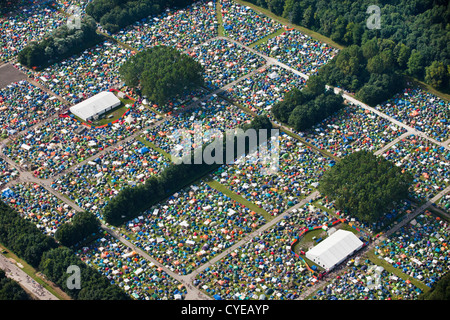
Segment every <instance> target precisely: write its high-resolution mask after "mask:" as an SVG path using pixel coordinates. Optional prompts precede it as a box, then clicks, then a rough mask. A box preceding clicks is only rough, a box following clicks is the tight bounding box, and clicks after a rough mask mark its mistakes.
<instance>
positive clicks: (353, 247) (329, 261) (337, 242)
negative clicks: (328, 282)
mask: <svg viewBox="0 0 450 320" xmlns="http://www.w3.org/2000/svg"><path fill="white" fill-rule="evenodd" d="M362 246H363V242H362V241H361V240H359V238H358V237H357V236H356V235H354V234H353V233H352V232H350V231H345V230H337V231H336V232H334V233H333V234H332V235H330V236H329V237H328V238H326V239H325V240H323V241H322V242H320V243H319V244H318V245H317V246H315V247H313V248H311V249H310V250H308V252H306V257H307V258H308V259H309V260H311V261H313V262H314V263H316V264H317V265H319V266H321V267H323V268H324V269H325V270H327V271H328V270H331V269H333V268H334V267H335V266H336V265H338V264H339V263H341V262H342V261H344V260H345V259H346V258H347V257H348V256H349V255H351V254H352V253H354V252H355V251H357V250H359V249H361V248H362Z"/></svg>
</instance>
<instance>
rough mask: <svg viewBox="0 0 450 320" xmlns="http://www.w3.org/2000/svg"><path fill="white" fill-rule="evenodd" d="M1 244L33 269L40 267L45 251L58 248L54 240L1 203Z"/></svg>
mask: <svg viewBox="0 0 450 320" xmlns="http://www.w3.org/2000/svg"><path fill="white" fill-rule="evenodd" d="M0 242H1V243H2V244H4V245H5V246H6V247H7V248H9V249H10V250H12V251H13V252H14V253H15V254H16V255H17V256H18V257H20V258H22V259H24V260H25V261H27V262H28V263H29V264H30V265H31V266H33V267H37V266H38V265H39V262H40V261H41V256H42V254H43V253H44V252H45V251H47V250H50V249H52V248H55V247H56V246H57V244H56V242H55V241H54V240H53V239H52V238H50V237H48V236H46V235H44V234H43V233H42V232H41V231H40V230H39V229H38V228H36V226H35V225H34V224H33V223H32V222H30V221H27V220H25V219H23V218H22V217H21V216H20V215H19V214H18V213H17V212H15V211H14V210H13V209H11V208H10V207H8V206H7V205H6V204H5V203H3V202H0Z"/></svg>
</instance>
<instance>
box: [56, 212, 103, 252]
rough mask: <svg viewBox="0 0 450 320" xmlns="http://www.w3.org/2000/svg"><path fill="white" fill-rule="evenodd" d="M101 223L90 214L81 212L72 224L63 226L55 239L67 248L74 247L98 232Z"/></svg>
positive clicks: (68, 223)
mask: <svg viewBox="0 0 450 320" xmlns="http://www.w3.org/2000/svg"><path fill="white" fill-rule="evenodd" d="M99 227H100V221H99V220H98V219H97V218H96V217H95V215H93V214H92V213H90V212H80V213H78V214H76V215H75V217H73V219H72V221H71V222H67V223H65V224H63V225H61V226H60V227H59V228H58V230H57V231H56V233H55V239H56V240H58V241H59V242H60V243H62V244H63V245H65V246H68V247H70V246H73V245H75V244H77V243H79V242H81V241H82V240H83V239H85V238H86V237H88V236H89V235H91V234H93V233H96V232H98V230H99Z"/></svg>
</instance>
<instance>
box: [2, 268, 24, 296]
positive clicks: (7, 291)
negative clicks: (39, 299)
mask: <svg viewBox="0 0 450 320" xmlns="http://www.w3.org/2000/svg"><path fill="white" fill-rule="evenodd" d="M0 300H30V296H29V295H28V294H27V293H26V292H25V290H24V289H23V288H22V287H21V286H20V285H19V284H18V283H17V282H15V281H14V280H12V279H9V278H7V277H6V274H5V271H3V270H1V269H0Z"/></svg>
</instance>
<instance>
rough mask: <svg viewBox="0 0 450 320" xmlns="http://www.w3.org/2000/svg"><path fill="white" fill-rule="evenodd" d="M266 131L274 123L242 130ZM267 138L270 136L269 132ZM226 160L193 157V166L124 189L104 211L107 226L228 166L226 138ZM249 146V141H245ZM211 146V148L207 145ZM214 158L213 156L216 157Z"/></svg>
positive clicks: (258, 121) (259, 120)
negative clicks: (199, 159) (214, 160)
mask: <svg viewBox="0 0 450 320" xmlns="http://www.w3.org/2000/svg"><path fill="white" fill-rule="evenodd" d="M250 128H252V129H255V130H258V129H266V130H268V131H270V129H272V123H271V122H270V121H269V120H268V118H267V117H264V116H259V117H255V118H254V120H252V122H251V123H249V124H246V125H244V126H243V127H242V129H243V131H245V130H247V129H250ZM267 133H268V136H269V135H270V132H267ZM234 138H235V140H234V142H235V143H234V155H237V154H238V152H239V149H238V147H237V143H236V139H237V138H236V137H234ZM223 139H224V140H223V141H224V143H223V144H222V147H223V153H222V155H223V158H222V159H220V160H219V161H217V162H216V163H212V164H210V163H206V162H205V161H202V162H201V163H196V162H195V160H194V157H195V154H194V153H192V155H191V163H180V164H175V163H171V164H170V165H169V166H168V167H166V168H165V169H164V171H163V172H162V173H161V174H160V175H159V176H152V177H150V178H149V179H147V180H146V181H145V183H143V184H139V185H137V186H135V187H127V188H124V189H122V190H121V191H120V192H119V194H118V195H117V196H115V197H114V198H112V199H111V200H110V201H109V202H108V204H107V205H106V206H105V207H104V208H103V218H104V219H105V221H106V222H107V223H110V224H112V225H115V226H118V225H120V224H122V223H124V222H126V221H128V220H130V219H132V218H134V217H136V216H137V215H139V214H141V213H142V212H143V211H145V210H147V209H149V208H150V207H151V206H153V205H154V204H156V203H158V202H160V201H162V200H163V199H164V198H166V197H168V196H170V195H171V194H173V193H175V192H177V191H178V190H180V189H182V188H183V187H185V186H187V185H189V184H190V183H193V182H194V181H196V180H198V179H199V178H201V177H203V176H205V175H206V174H208V173H209V172H211V171H213V170H216V169H217V168H219V167H220V166H221V165H222V164H223V163H227V158H226V156H227V155H226V134H224V137H223ZM245 141H246V142H245V143H247V140H245ZM208 145H209V146H210V145H211V144H208ZM208 145H204V146H203V148H202V149H201V151H203V150H205V148H206V147H207V146H208ZM249 145H250V144H248V143H247V144H246V145H245V147H244V152H245V153H247V152H248V151H249ZM213 156H214V155H213Z"/></svg>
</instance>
